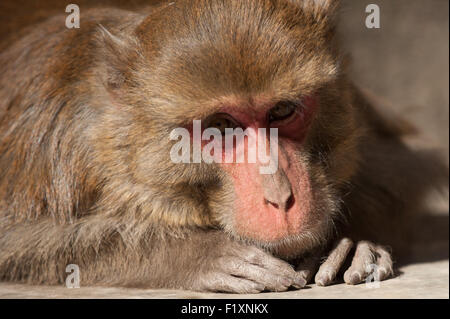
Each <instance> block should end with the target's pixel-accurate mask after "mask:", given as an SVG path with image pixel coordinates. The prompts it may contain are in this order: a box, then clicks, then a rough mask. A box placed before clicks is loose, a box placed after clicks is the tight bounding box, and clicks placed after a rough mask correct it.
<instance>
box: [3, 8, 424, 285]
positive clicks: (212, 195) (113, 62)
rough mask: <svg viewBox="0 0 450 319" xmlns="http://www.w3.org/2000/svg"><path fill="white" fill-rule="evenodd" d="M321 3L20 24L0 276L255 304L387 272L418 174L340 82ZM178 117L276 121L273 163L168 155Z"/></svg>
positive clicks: (10, 60)
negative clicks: (261, 295)
mask: <svg viewBox="0 0 450 319" xmlns="http://www.w3.org/2000/svg"><path fill="white" fill-rule="evenodd" d="M336 8H337V3H336V1H331V0H316V1H313V0H258V1H254V0H240V1H226V0H176V1H173V2H164V3H162V4H159V5H155V6H152V7H150V8H146V9H145V10H144V9H143V10H141V11H139V12H129V11H125V10H120V9H113V8H102V9H92V10H82V12H81V28H80V29H67V28H66V27H65V23H64V22H65V17H66V16H65V15H64V14H63V13H62V15H60V16H55V17H52V18H50V19H48V20H46V21H45V22H43V23H41V24H38V25H33V26H31V27H29V28H28V29H26V32H24V33H23V36H22V37H21V38H20V39H17V40H16V41H15V42H14V43H13V44H11V45H9V46H8V47H6V48H4V50H3V51H2V52H1V53H0V65H1V74H0V279H1V280H4V281H17V282H26V283H34V284H37V283H39V284H58V283H62V282H64V281H65V278H66V275H67V274H66V272H65V269H66V266H67V265H68V264H77V265H78V266H79V268H80V275H81V285H84V286H87V285H120V286H139V287H147V288H182V289H191V290H199V291H219V292H232V293H256V292H261V291H285V290H287V289H289V288H291V289H293V288H302V287H303V286H305V285H306V284H307V283H308V282H310V281H314V282H315V283H317V284H318V285H321V286H326V285H329V284H331V283H332V282H334V281H335V280H339V279H342V278H343V280H344V281H345V282H346V283H348V284H358V283H361V282H364V280H365V279H366V278H367V277H368V276H369V275H371V274H372V272H373V275H374V276H375V278H379V279H380V280H384V279H386V278H388V277H390V276H392V275H393V260H392V257H391V251H390V248H388V247H389V246H391V247H392V246H394V247H395V244H394V241H392V242H391V241H390V240H391V239H392V240H393V239H395V237H402V236H403V233H401V231H400V230H399V228H397V225H398V220H399V218H400V216H403V215H402V212H410V211H412V210H413V208H416V207H418V206H419V204H420V202H421V200H422V198H423V196H424V194H425V191H426V190H427V189H428V188H429V187H430V185H431V184H432V182H431V180H432V178H431V176H430V175H427V176H425V177H423V174H422V173H423V172H424V170H423V167H422V165H424V163H425V162H424V161H422V157H421V156H420V155H418V154H416V153H415V152H413V150H411V149H410V148H408V147H407V146H406V144H404V143H403V142H402V134H403V131H404V130H403V127H402V126H401V125H398V123H397V122H396V121H395V120H392V119H387V118H386V116H384V115H383V114H380V113H379V112H378V111H377V110H376V109H375V108H374V107H372V106H371V104H370V103H368V102H367V100H366V99H365V97H364V95H363V94H362V93H360V91H359V90H358V89H357V88H356V87H355V86H354V85H353V84H352V82H351V81H350V80H349V79H348V77H347V74H346V68H347V64H348V63H347V59H346V58H345V55H343V54H342V53H341V52H340V50H339V47H338V43H337V41H336V36H335V33H336V31H335V29H336V19H335V16H336V11H337V10H336ZM194 120H202V121H203V122H202V123H207V124H208V123H210V124H211V125H212V126H213V127H217V128H220V129H223V128H224V127H240V128H243V129H246V128H249V127H251V128H255V129H257V128H267V129H268V128H278V149H279V153H278V154H279V161H278V169H277V170H276V172H274V173H273V174H268V175H267V174H266V175H264V174H260V173H259V172H258V169H259V167H260V164H261V163H258V162H256V163H253V164H252V163H228V164H227V163H222V164H221V163H215V162H214V163H211V164H207V163H203V162H202V163H200V164H198V163H174V162H173V161H171V160H170V150H171V147H172V146H173V145H174V143H175V142H176V141H173V140H171V139H170V138H169V136H170V132H171V131H172V130H173V129H175V128H179V127H184V128H190V127H191V125H192V123H193V121H194ZM245 151H246V152H247V151H248V150H245ZM405 240H407V239H406V238H405ZM346 261H347V262H346ZM371 265H375V267H371Z"/></svg>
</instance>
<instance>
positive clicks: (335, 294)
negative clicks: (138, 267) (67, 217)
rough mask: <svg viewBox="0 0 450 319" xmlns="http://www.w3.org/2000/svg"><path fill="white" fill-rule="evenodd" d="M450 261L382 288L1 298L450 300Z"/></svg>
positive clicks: (5, 294)
mask: <svg viewBox="0 0 450 319" xmlns="http://www.w3.org/2000/svg"><path fill="white" fill-rule="evenodd" d="M448 270H449V264H448V260H445V261H438V262H432V263H422V264H414V265H409V266H406V267H402V268H400V271H401V272H403V274H401V275H399V276H398V277H396V278H393V279H390V280H387V281H383V282H381V283H380V286H379V287H378V288H368V287H366V285H365V284H361V285H358V286H349V285H346V284H337V285H334V286H329V287H317V286H315V285H309V286H308V287H307V288H305V289H302V290H298V291H289V292H282V293H262V294H256V295H235V294H213V293H196V292H190V291H177V290H141V289H128V288H98V287H96V288H83V287H82V288H78V289H68V288H65V287H48V286H47V287H38V286H26V285H14V284H0V298H287V299H297V298H301V299H307V298H313V299H314V298H331V299H334V298H338V299H341V298H449V281H448V279H449V271H448Z"/></svg>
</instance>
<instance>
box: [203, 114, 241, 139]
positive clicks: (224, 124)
mask: <svg viewBox="0 0 450 319" xmlns="http://www.w3.org/2000/svg"><path fill="white" fill-rule="evenodd" d="M205 127H206V128H210V127H214V128H217V129H218V130H219V131H220V133H222V135H225V129H226V128H232V129H234V128H236V127H237V123H236V122H235V121H234V120H233V119H232V118H231V116H229V115H227V114H225V113H223V114H222V113H219V114H215V115H214V116H212V117H211V118H209V119H208V120H207V121H206V126H205Z"/></svg>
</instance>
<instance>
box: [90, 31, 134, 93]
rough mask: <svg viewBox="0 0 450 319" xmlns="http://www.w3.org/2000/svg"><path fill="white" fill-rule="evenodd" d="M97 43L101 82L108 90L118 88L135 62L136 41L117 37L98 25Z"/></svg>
mask: <svg viewBox="0 0 450 319" xmlns="http://www.w3.org/2000/svg"><path fill="white" fill-rule="evenodd" d="M98 30H99V32H98V35H97V41H98V45H99V48H100V52H101V54H100V55H99V56H100V57H99V58H98V61H97V62H98V64H99V65H100V66H101V68H102V72H101V74H102V75H101V76H102V79H101V80H102V82H103V83H104V85H105V87H106V88H107V89H108V90H114V89H117V88H120V87H121V86H122V85H123V84H124V82H125V81H126V79H127V76H128V75H129V73H130V70H131V68H132V65H133V62H134V61H135V58H136V55H137V52H138V48H137V47H138V44H137V40H135V39H132V38H131V37H130V38H125V37H118V36H115V35H114V34H112V33H111V32H109V31H108V30H107V29H106V28H105V27H104V26H102V25H101V24H100V25H99V29H98Z"/></svg>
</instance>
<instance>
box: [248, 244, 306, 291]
mask: <svg viewBox="0 0 450 319" xmlns="http://www.w3.org/2000/svg"><path fill="white" fill-rule="evenodd" d="M245 260H246V261H248V262H250V263H252V264H255V265H258V266H261V267H262V268H265V269H267V270H269V271H271V272H273V273H276V274H278V275H279V276H281V277H285V278H288V279H290V280H291V281H292V286H293V287H295V288H303V287H304V286H305V285H306V280H305V279H304V278H303V276H302V275H300V274H298V273H297V272H296V271H295V270H294V268H293V267H292V266H291V265H290V264H289V263H287V262H285V261H283V260H281V259H278V258H276V257H273V256H271V255H269V254H268V253H266V252H264V251H262V250H260V249H257V248H255V249H254V250H252V253H251V254H247V256H246V257H245Z"/></svg>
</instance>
